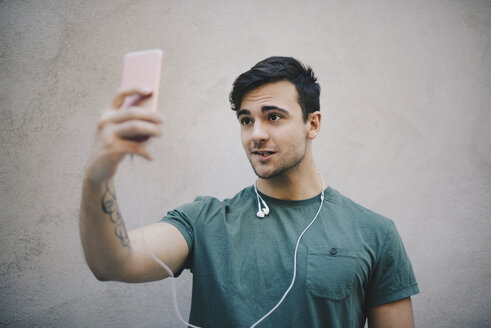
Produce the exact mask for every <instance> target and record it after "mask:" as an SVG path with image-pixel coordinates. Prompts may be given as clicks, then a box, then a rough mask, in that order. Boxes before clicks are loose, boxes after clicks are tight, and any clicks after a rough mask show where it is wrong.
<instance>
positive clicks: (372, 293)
mask: <svg viewBox="0 0 491 328" xmlns="http://www.w3.org/2000/svg"><path fill="white" fill-rule="evenodd" d="M261 196H262V197H263V199H264V200H265V201H266V203H267V204H268V206H269V209H270V214H269V215H268V216H266V217H265V218H264V219H259V218H258V217H257V216H256V212H257V209H258V207H257V198H256V194H255V192H254V188H253V187H248V188H246V189H244V190H242V191H241V192H239V193H238V194H237V195H235V196H234V197H233V198H231V199H226V200H224V201H219V200H217V199H215V198H211V197H198V198H197V199H196V200H195V201H194V202H193V203H190V204H186V205H183V206H181V207H179V208H177V209H176V210H173V211H170V212H169V213H168V214H167V215H166V216H165V217H164V219H163V221H165V222H169V223H171V224H173V225H174V226H175V227H177V229H179V231H180V232H181V233H182V235H183V236H184V238H185V239H186V241H187V243H188V246H189V249H190V253H189V257H188V259H187V261H186V264H185V268H189V269H191V272H192V273H193V291H192V302H191V313H190V319H189V320H190V323H191V324H193V325H197V326H200V327H206V328H208V327H209V328H219V327H227V328H230V327H233V328H241V327H250V326H251V325H253V324H254V323H255V322H256V321H257V320H259V319H260V318H261V317H262V316H263V315H264V314H266V313H267V312H268V311H269V310H270V309H271V308H272V307H273V306H274V305H275V304H276V303H277V302H278V301H279V300H280V298H281V297H282V295H283V294H284V292H285V291H286V290H287V288H288V286H289V285H290V283H291V280H292V277H293V256H294V250H295V244H296V242H297V239H298V237H299V235H300V233H301V232H302V231H303V230H304V229H305V227H306V226H307V225H308V224H309V223H310V222H311V221H312V219H313V218H314V216H315V214H316V213H317V211H318V209H319V206H320V197H319V196H316V197H314V198H311V199H307V200H301V201H284V200H278V199H274V198H271V197H268V196H266V195H264V194H261ZM418 292H419V289H418V286H417V283H416V279H415V277H414V273H413V270H412V267H411V263H410V261H409V258H408V256H407V254H406V251H405V249H404V246H403V243H402V240H401V238H400V236H399V234H398V232H397V230H396V227H395V225H394V223H393V222H392V221H391V220H389V219H387V218H385V217H383V216H381V215H378V214H376V213H374V212H372V211H370V210H368V209H366V208H364V207H362V206H360V205H358V204H357V203H355V202H353V201H351V200H350V199H348V198H346V197H344V196H342V195H341V194H340V193H339V192H337V191H336V190H334V189H332V188H330V187H328V188H327V189H326V190H325V199H324V204H323V208H322V210H321V212H320V214H319V216H318V218H317V220H316V221H315V222H314V224H313V225H312V226H311V227H310V228H309V230H307V232H306V233H305V234H304V236H303V238H302V240H301V242H300V245H299V248H298V255H297V275H296V279H295V284H294V286H293V288H292V290H291V291H290V293H289V294H288V295H287V297H286V298H285V300H284V301H283V303H282V304H281V305H280V306H279V308H278V309H277V310H276V311H274V312H273V313H272V314H271V315H270V316H269V317H268V318H266V319H265V320H264V321H263V322H261V323H260V324H259V325H258V327H296V328H298V327H323V328H325V327H343V328H345V327H363V326H364V323H365V320H366V315H367V311H368V309H369V308H370V307H373V306H377V305H381V304H385V303H389V302H392V301H395V300H399V299H403V298H406V297H409V296H411V295H414V294H417V293H418Z"/></svg>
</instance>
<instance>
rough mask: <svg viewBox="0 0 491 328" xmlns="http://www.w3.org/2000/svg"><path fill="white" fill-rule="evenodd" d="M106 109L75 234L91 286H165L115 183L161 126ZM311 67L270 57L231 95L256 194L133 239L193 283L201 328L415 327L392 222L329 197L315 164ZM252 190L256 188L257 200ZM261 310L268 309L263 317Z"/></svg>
mask: <svg viewBox="0 0 491 328" xmlns="http://www.w3.org/2000/svg"><path fill="white" fill-rule="evenodd" d="M135 94H137V95H140V96H142V97H148V96H151V93H148V92H147V93H146V92H144V91H141V90H123V91H121V92H120V93H119V94H118V95H117V96H116V97H115V99H114V101H113V104H112V107H111V108H109V109H107V110H105V111H104V112H103V113H102V115H101V119H100V122H99V126H98V131H97V135H96V138H95V143H94V146H93V149H92V153H91V156H90V159H89V161H88V165H87V169H86V173H85V179H84V188H83V197H82V206H81V211H80V230H81V236H82V243H83V247H84V252H85V256H86V259H87V262H88V264H89V266H90V268H91V270H92V272H93V273H94V275H95V276H96V277H97V278H98V279H100V280H119V281H126V282H145V281H152V280H157V279H163V278H166V277H167V276H168V274H167V273H166V272H165V271H164V270H163V269H162V268H161V267H160V266H159V264H157V263H156V262H155V261H154V260H153V259H152V258H151V256H150V255H149V254H148V253H147V251H146V250H145V248H144V246H143V242H142V240H141V238H140V233H139V232H138V230H136V231H130V232H129V233H127V232H126V230H125V228H124V223H123V220H122V218H121V215H120V212H119V210H118V204H117V202H116V197H115V191H114V186H113V182H112V178H113V176H114V174H115V172H116V168H117V166H118V164H119V163H120V162H121V160H122V159H123V158H124V156H125V155H126V154H137V155H140V156H142V157H144V158H147V159H151V157H150V154H149V153H148V151H147V150H146V148H145V144H143V143H138V142H135V141H131V140H130V139H131V138H132V137H134V136H136V135H148V136H150V137H155V136H159V135H160V128H159V125H160V123H161V119H160V117H159V116H158V114H156V113H153V112H149V111H146V110H143V109H141V108H138V107H130V108H120V107H121V106H122V104H123V100H124V98H125V97H126V96H128V95H135ZM319 94H320V87H319V85H318V84H317V83H316V78H315V76H314V74H313V72H312V70H311V69H310V68H305V67H304V66H303V65H302V64H301V63H300V62H298V61H297V60H295V59H293V58H288V57H270V58H267V59H265V60H264V61H262V62H259V63H258V64H256V65H255V66H254V67H253V68H251V70H249V71H247V72H245V73H243V74H242V75H240V76H239V77H238V78H237V79H236V81H235V83H234V87H233V90H232V92H231V94H230V101H231V103H232V109H233V110H235V111H236V113H237V118H238V121H239V123H240V126H241V139H242V145H243V147H244V150H245V152H246V154H247V157H248V159H249V161H250V163H251V165H252V168H253V170H254V172H255V173H256V175H257V176H258V179H257V183H256V185H255V186H251V187H248V188H245V189H243V190H242V191H240V192H239V193H238V194H237V195H235V196H234V197H232V198H230V199H226V200H224V201H219V200H217V199H215V198H211V197H200V198H197V199H196V200H195V201H194V202H193V203H190V204H186V205H183V206H181V207H179V208H177V209H175V210H173V211H170V212H169V213H168V214H167V215H166V216H165V217H164V219H163V220H162V222H160V223H156V224H153V225H150V226H147V227H144V228H141V229H144V231H145V240H146V243H147V245H148V246H149V248H151V249H152V250H153V252H154V253H155V255H156V256H158V257H159V258H160V259H161V260H162V261H163V262H164V263H166V264H167V265H168V266H169V267H170V268H171V269H172V270H173V272H174V273H176V275H178V274H179V273H180V272H181V271H182V270H183V269H186V268H189V269H191V271H192V273H193V293H192V306H191V314H190V323H191V324H193V325H196V326H200V327H251V326H256V325H257V326H259V327H363V326H364V323H365V321H366V318H367V317H368V323H369V326H370V327H414V323H413V313H412V306H411V300H410V296H411V295H414V294H416V293H418V292H419V290H418V287H417V284H416V281H415V278H414V274H413V271H412V268H411V264H410V262H409V259H408V257H407V255H406V252H405V250H404V246H403V244H402V241H401V239H400V237H399V235H398V233H397V230H396V228H395V226H394V224H393V222H392V221H391V220H389V219H386V218H384V217H382V216H380V215H378V214H375V213H373V212H371V211H370V210H367V209H365V208H363V207H361V206H360V205H358V204H356V203H354V202H353V201H351V200H350V199H348V198H346V197H344V196H342V195H341V194H340V193H339V192H337V191H336V190H334V189H332V188H331V187H326V186H325V185H324V183H323V181H322V178H321V177H320V175H319V173H318V170H317V168H316V165H315V163H314V160H313V157H312V149H311V148H312V147H311V143H312V140H313V139H315V138H316V137H317V135H318V134H319V131H320V127H321V114H320V111H319V109H320V106H319ZM256 188H257V189H256ZM270 310H273V311H272V312H271V311H270Z"/></svg>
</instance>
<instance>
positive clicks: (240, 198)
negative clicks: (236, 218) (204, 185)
mask: <svg viewBox="0 0 491 328" xmlns="http://www.w3.org/2000/svg"><path fill="white" fill-rule="evenodd" d="M252 196H253V191H252V187H250V186H249V187H246V188H244V189H242V190H241V191H239V192H238V193H237V194H235V195H234V196H233V197H231V198H226V199H224V200H220V199H218V198H217V197H212V196H198V197H196V198H195V199H194V201H193V202H190V203H187V204H184V205H181V206H179V207H177V208H176V209H175V210H174V211H177V212H180V213H184V214H187V215H189V216H191V217H195V218H197V217H199V216H205V217H210V216H213V214H214V213H215V214H216V213H217V212H220V211H224V210H225V211H229V210H230V209H236V208H238V207H241V206H244V204H245V203H247V202H248V200H250V199H252Z"/></svg>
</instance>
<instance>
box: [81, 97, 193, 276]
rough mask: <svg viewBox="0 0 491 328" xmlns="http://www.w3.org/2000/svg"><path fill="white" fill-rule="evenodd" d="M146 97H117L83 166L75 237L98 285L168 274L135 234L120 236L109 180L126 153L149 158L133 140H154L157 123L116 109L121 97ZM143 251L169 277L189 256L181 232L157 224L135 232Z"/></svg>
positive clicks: (153, 116)
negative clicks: (80, 198)
mask: <svg viewBox="0 0 491 328" xmlns="http://www.w3.org/2000/svg"><path fill="white" fill-rule="evenodd" d="M130 95H140V96H141V97H145V96H147V97H148V96H151V94H145V93H144V92H142V91H140V90H123V91H122V92H120V93H118V94H117V96H116V97H115V99H114V101H113V105H112V107H111V108H109V109H106V110H104V111H103V113H102V115H101V118H100V120H99V125H98V129H97V133H96V137H95V141H94V145H93V147H92V151H91V154H90V156H89V160H88V164H87V167H86V171H85V175H84V182H83V191H82V203H81V207H80V235H81V240H82V246H83V250H84V254H85V258H86V260H87V263H88V265H89V267H90V269H91V270H92V272H93V273H94V275H95V276H96V278H98V279H99V280H120V281H126V282H143V281H151V280H156V279H162V278H165V277H167V276H168V274H167V273H166V272H165V271H164V270H163V269H162V268H161V267H160V266H159V265H158V264H157V263H156V262H155V261H154V260H153V259H152V258H151V257H150V255H149V254H148V253H147V251H146V250H145V248H144V247H143V243H142V240H141V234H140V232H139V231H138V230H135V231H130V232H129V233H128V232H127V231H126V228H125V225H124V221H123V218H122V216H121V213H120V211H119V207H118V204H117V201H116V192H115V189H114V183H113V176H114V174H115V172H116V169H117V166H118V165H119V163H120V162H121V161H122V160H123V158H124V157H125V155H126V154H136V155H139V156H142V157H144V158H146V159H148V160H151V156H150V154H149V153H148V151H147V149H146V148H145V144H144V143H141V142H137V141H132V140H130V139H134V140H138V138H135V137H137V136H142V135H144V136H150V137H155V136H159V135H160V129H159V124H160V123H161V119H160V117H159V116H158V114H157V113H155V112H152V111H149V110H145V109H143V108H137V107H128V108H120V107H121V105H122V103H123V101H124V99H125V97H126V96H130ZM141 229H143V230H144V233H145V241H146V244H147V245H148V247H149V248H150V249H151V250H152V251H153V252H154V254H155V255H156V256H157V257H159V258H160V259H161V260H162V261H164V263H166V264H167V265H169V267H170V268H171V269H172V270H173V271H174V272H175V271H176V270H178V269H179V268H180V267H181V266H182V265H183V263H184V261H185V259H186V257H187V254H188V252H189V250H188V247H187V243H186V241H185V239H184V237H183V236H182V235H181V233H180V232H179V231H178V230H177V229H176V228H175V227H173V226H172V225H170V224H166V223H157V224H154V225H151V226H148V227H144V228H141Z"/></svg>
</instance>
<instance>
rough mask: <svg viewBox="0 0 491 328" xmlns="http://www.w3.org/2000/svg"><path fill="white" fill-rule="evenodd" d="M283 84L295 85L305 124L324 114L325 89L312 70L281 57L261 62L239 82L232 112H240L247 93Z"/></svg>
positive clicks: (291, 59) (231, 102)
mask: <svg viewBox="0 0 491 328" xmlns="http://www.w3.org/2000/svg"><path fill="white" fill-rule="evenodd" d="M283 80H286V81H290V82H291V83H293V84H294V85H295V87H296V89H297V92H298V103H299V104H300V107H301V108H302V113H303V119H304V121H307V118H308V115H309V113H312V112H315V111H318V110H320V104H319V96H320V91H321V88H320V86H319V84H318V83H317V82H316V81H317V78H316V77H315V75H314V72H313V71H312V69H311V68H310V67H308V66H307V67H306V66H304V65H303V64H302V63H301V62H300V61H298V60H296V59H295V58H293V57H277V56H275V57H269V58H266V59H265V60H262V61H260V62H259V63H257V64H256V65H254V67H252V68H251V69H250V70H248V71H247V72H245V73H242V74H241V75H239V77H237V79H235V81H234V84H233V87H232V91H231V92H230V96H229V100H230V104H231V106H232V110H234V111H238V110H239V109H240V104H241V103H242V99H243V98H244V95H245V94H246V93H247V92H249V91H251V90H254V89H256V88H258V87H260V86H262V85H264V84H267V83H272V82H277V81H283Z"/></svg>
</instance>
